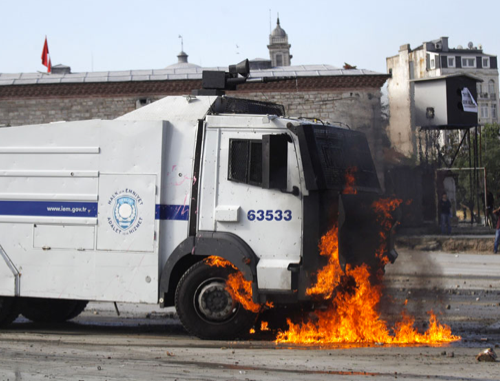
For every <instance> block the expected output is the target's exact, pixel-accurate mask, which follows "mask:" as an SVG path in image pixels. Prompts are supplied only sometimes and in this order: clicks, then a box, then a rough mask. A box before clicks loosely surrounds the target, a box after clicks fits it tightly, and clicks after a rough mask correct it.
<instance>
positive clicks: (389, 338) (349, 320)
mask: <svg viewBox="0 0 500 381" xmlns="http://www.w3.org/2000/svg"><path fill="white" fill-rule="evenodd" d="M337 230H338V229H337V227H336V226H335V227H333V228H332V229H331V230H330V231H329V232H328V233H327V234H326V235H325V236H323V237H322V239H321V242H320V245H319V246H320V252H321V254H322V255H327V254H328V255H329V256H330V257H329V261H328V264H327V265H326V266H325V267H324V268H323V269H322V270H321V271H320V272H318V276H317V282H316V285H314V286H313V287H311V288H310V289H308V290H307V292H308V293H309V294H321V295H325V296H326V297H330V296H332V295H333V294H334V291H336V293H335V296H334V297H333V300H332V303H331V305H330V306H329V308H328V309H326V310H324V311H317V312H316V317H317V319H315V320H313V321H303V322H301V323H299V324H294V323H292V322H291V321H290V320H289V319H288V320H287V322H288V326H289V329H288V331H286V332H279V333H278V335H277V338H276V342H277V343H303V344H304V343H305V344H307V343H314V344H319V343H391V344H403V343H405V344H409V343H437V342H451V341H456V340H460V337H459V336H454V335H452V334H451V330H450V328H449V327H448V326H446V325H441V324H439V322H438V321H437V318H436V315H434V314H433V313H432V312H430V315H431V316H430V328H429V329H428V330H427V332H425V333H423V334H421V333H419V332H418V331H417V330H416V329H415V328H414V321H415V319H414V318H413V317H410V316H409V315H407V314H406V313H404V312H403V315H402V319H401V321H400V322H398V323H397V324H396V325H395V327H394V329H393V334H391V333H390V331H389V328H388V327H387V323H386V322H385V321H384V320H382V319H381V318H380V314H379V313H378V311H377V307H378V304H379V302H380V298H381V296H382V287H381V286H380V285H373V284H371V282H370V272H369V269H368V267H367V265H361V266H357V267H354V268H353V267H351V266H350V265H347V266H346V272H345V274H342V271H341V269H340V265H339V263H338V232H337Z"/></svg>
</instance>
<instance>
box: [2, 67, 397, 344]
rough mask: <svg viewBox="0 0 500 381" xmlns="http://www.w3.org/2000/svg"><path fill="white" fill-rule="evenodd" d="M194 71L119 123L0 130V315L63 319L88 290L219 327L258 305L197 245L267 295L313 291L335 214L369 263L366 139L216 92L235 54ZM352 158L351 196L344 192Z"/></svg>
mask: <svg viewBox="0 0 500 381" xmlns="http://www.w3.org/2000/svg"><path fill="white" fill-rule="evenodd" d="M245 70H246V73H245ZM203 75H204V77H203V84H204V87H205V89H203V90H199V91H197V92H194V93H195V95H189V96H173V97H166V98H164V99H162V100H159V101H157V102H154V103H152V104H150V105H148V106H146V107H143V108H141V109H138V110H136V111H133V112H130V113H128V114H126V115H123V116H122V117H119V118H118V119H116V120H87V121H77V122H60V123H51V124H43V125H30V126H19V127H6V128H0V325H1V326H5V325H7V324H9V323H11V322H12V321H13V320H14V319H15V318H16V317H17V316H18V315H19V314H23V315H24V316H25V317H26V318H28V319H31V320H33V321H36V322H61V321H65V320H68V319H72V318H74V317H76V316H77V315H78V314H79V313H81V312H82V311H83V310H84V308H85V306H86V304H87V303H88V301H110V302H122V303H126V302H133V303H159V304H160V305H161V306H162V307H167V306H173V305H175V306H176V309H177V311H178V313H179V316H180V318H181V321H182V323H183V324H184V326H185V327H186V329H187V330H188V331H189V332H191V333H192V334H194V335H197V336H199V337H201V338H213V339H218V338H231V337H235V336H236V335H238V334H239V333H240V332H242V331H243V330H246V329H248V328H249V326H251V324H253V322H254V320H255V314H254V313H252V312H250V311H247V310H245V309H244V308H242V306H241V305H239V304H238V303H237V302H235V301H233V300H232V299H231V296H230V294H229V293H228V292H227V291H226V290H225V287H224V280H225V279H226V278H227V276H228V274H229V273H230V272H231V271H234V270H233V269H231V268H220V267H210V266H208V265H207V264H206V263H205V262H204V261H203V259H204V258H206V257H208V256H218V257H221V258H224V259H226V260H228V261H230V262H231V263H232V264H233V265H234V266H235V267H236V268H238V269H239V270H240V271H241V272H242V274H243V275H244V277H245V278H246V279H247V280H248V281H251V282H252V290H253V301H254V302H256V303H265V302H267V301H272V302H274V303H275V304H279V303H298V302H301V301H307V300H309V299H310V296H307V295H306V292H305V291H306V289H307V287H309V286H310V285H311V284H312V282H314V276H315V274H316V272H317V270H318V269H319V268H321V267H322V266H323V265H324V264H325V258H322V257H320V255H319V250H318V242H319V240H320V238H321V236H322V235H323V234H325V233H326V232H327V231H328V230H329V229H330V228H331V227H332V226H333V225H334V224H339V227H340V230H339V232H340V233H339V245H340V249H341V250H340V255H341V260H342V261H343V263H344V264H345V263H346V262H353V263H355V262H359V261H367V260H369V259H367V258H366V255H365V254H364V253H365V249H366V246H367V245H368V246H370V245H372V246H373V245H376V243H374V242H375V241H376V240H378V237H375V235H374V234H372V233H370V229H368V228H366V227H367V226H368V225H367V224H369V221H365V222H363V221H362V218H361V217H359V216H360V213H359V211H360V210H365V211H366V210H367V209H369V207H367V206H366V201H364V200H365V198H366V197H365V198H363V197H364V196H363V195H369V194H375V195H376V194H377V193H378V192H379V189H380V187H379V183H378V180H377V175H376V172H375V168H374V164H373V161H372V159H371V155H370V152H369V148H368V144H367V141H366V138H365V136H364V135H363V134H362V133H360V132H356V131H351V130H349V129H347V128H343V127H338V126H331V125H324V124H322V123H313V122H311V121H307V120H300V119H291V118H285V117H284V109H283V107H282V106H279V105H275V104H270V103H265V102H257V101H250V100H243V99H236V98H230V97H226V96H224V95H223V94H222V93H223V91H222V88H224V87H227V86H228V83H229V84H230V86H229V87H231V86H233V87H234V86H235V84H237V83H241V82H242V81H244V80H245V79H246V78H245V77H246V76H247V75H248V67H246V68H244V70H241V65H238V66H236V69H235V67H234V66H232V67H230V73H223V72H222V77H221V73H220V72H208V73H207V72H205V73H204V74H203ZM242 75H243V77H242ZM222 82H223V84H221V83H222ZM351 166H352V167H354V166H355V167H357V172H356V173H355V176H356V189H357V190H358V194H357V195H342V194H341V193H342V190H343V188H344V187H345V182H344V175H345V172H346V170H347V169H348V168H349V167H351ZM368 198H369V197H368ZM350 208H351V209H353V213H352V215H353V216H355V217H353V218H350V217H349V209H350ZM354 209H356V211H357V213H356V212H355V211H354ZM365 220H366V219H365ZM364 227H365V228H364ZM363 230H364V232H363ZM377 242H378V241H377ZM387 252H388V253H387V254H388V255H389V256H390V258H391V260H393V259H394V258H395V256H396V255H397V254H396V253H395V252H394V251H393V250H392V247H391V246H390V245H388V249H387ZM371 255H373V249H372V250H371Z"/></svg>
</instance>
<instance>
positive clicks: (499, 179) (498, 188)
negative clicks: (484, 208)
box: [481, 123, 500, 206]
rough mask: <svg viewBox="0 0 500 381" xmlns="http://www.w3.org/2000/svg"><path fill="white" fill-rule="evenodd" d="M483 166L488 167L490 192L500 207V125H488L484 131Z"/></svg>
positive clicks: (487, 175) (487, 176) (487, 174)
mask: <svg viewBox="0 0 500 381" xmlns="http://www.w3.org/2000/svg"><path fill="white" fill-rule="evenodd" d="M481 138H482V144H481V146H482V159H483V160H482V164H483V166H484V167H486V179H487V186H488V190H489V191H491V192H492V193H493V195H494V196H495V205H496V206H498V205H500V201H499V198H500V125H499V124H497V123H495V124H487V125H485V126H484V127H483V129H482V137H481Z"/></svg>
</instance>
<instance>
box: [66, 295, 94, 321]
mask: <svg viewBox="0 0 500 381" xmlns="http://www.w3.org/2000/svg"><path fill="white" fill-rule="evenodd" d="M87 304H89V301H88V300H76V305H75V308H74V309H73V311H71V313H70V314H69V315H68V316H67V317H66V320H71V319H74V318H76V317H77V316H78V315H80V314H81V313H82V312H83V311H84V310H85V307H87Z"/></svg>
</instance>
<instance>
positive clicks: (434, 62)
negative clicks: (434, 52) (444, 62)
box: [431, 58, 436, 69]
mask: <svg viewBox="0 0 500 381" xmlns="http://www.w3.org/2000/svg"><path fill="white" fill-rule="evenodd" d="M435 68H436V60H435V59H434V58H433V59H431V69H435Z"/></svg>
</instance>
